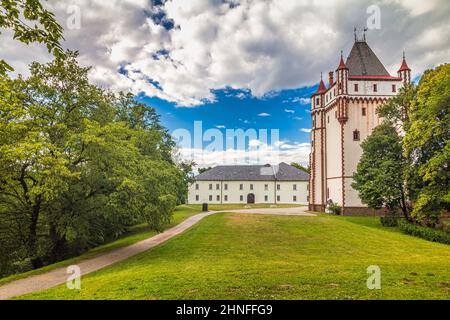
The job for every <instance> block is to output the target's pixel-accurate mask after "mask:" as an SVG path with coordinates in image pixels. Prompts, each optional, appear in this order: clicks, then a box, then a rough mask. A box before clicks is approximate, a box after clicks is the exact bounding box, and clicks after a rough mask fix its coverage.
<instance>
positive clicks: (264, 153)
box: [179, 141, 311, 168]
mask: <svg viewBox="0 0 450 320" xmlns="http://www.w3.org/2000/svg"><path fill="white" fill-rule="evenodd" d="M254 144H255V145H254V146H253V148H251V149H250V150H239V149H229V150H222V151H211V150H202V149H195V148H180V150H179V152H180V157H181V158H183V159H186V160H193V161H195V163H197V165H198V167H200V168H205V167H214V166H218V165H245V164H267V163H269V164H272V165H275V164H279V163H280V162H286V163H292V162H298V163H301V164H302V165H305V166H306V165H307V164H308V163H309V154H310V153H311V145H310V144H309V143H292V144H290V143H287V142H280V143H278V144H276V145H275V146H272V145H267V144H264V143H261V142H259V141H258V143H256V142H255V143H254ZM255 147H256V148H255Z"/></svg>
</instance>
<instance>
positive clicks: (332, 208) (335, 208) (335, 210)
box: [327, 201, 342, 216]
mask: <svg viewBox="0 0 450 320" xmlns="http://www.w3.org/2000/svg"><path fill="white" fill-rule="evenodd" d="M327 209H328V210H329V212H331V213H332V214H335V215H337V216H339V215H340V214H341V212H342V208H341V206H340V205H338V204H337V203H334V202H332V201H331V202H330V203H329V204H328V207H327Z"/></svg>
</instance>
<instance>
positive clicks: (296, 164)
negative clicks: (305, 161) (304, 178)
mask: <svg viewBox="0 0 450 320" xmlns="http://www.w3.org/2000/svg"><path fill="white" fill-rule="evenodd" d="M291 166H293V167H294V168H297V169H299V170H302V171H304V172H306V173H308V174H309V173H311V168H309V167H305V166H302V165H301V164H300V163H296V162H292V163H291Z"/></svg>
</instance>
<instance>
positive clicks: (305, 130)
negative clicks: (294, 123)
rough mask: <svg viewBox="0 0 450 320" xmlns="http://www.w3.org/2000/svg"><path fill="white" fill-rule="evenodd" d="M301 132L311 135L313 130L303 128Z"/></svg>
mask: <svg viewBox="0 0 450 320" xmlns="http://www.w3.org/2000/svg"><path fill="white" fill-rule="evenodd" d="M299 131H300V132H304V133H311V131H312V130H311V129H308V128H302V129H300V130H299Z"/></svg>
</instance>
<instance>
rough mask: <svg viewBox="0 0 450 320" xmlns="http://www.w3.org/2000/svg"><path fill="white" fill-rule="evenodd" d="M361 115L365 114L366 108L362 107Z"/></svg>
mask: <svg viewBox="0 0 450 320" xmlns="http://www.w3.org/2000/svg"><path fill="white" fill-rule="evenodd" d="M362 115H363V117H365V116H366V108H362Z"/></svg>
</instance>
